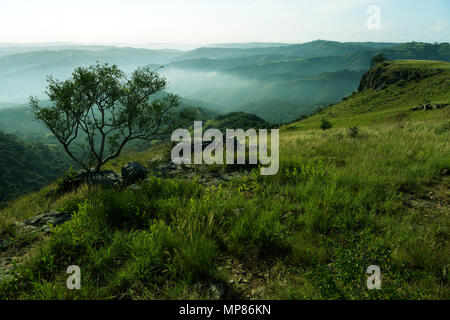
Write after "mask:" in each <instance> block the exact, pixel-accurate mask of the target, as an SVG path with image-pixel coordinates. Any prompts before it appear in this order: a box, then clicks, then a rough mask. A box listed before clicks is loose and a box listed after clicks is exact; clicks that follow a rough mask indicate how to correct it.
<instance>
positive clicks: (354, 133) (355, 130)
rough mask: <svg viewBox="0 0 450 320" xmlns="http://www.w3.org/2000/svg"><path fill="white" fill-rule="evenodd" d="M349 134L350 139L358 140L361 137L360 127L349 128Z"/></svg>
mask: <svg viewBox="0 0 450 320" xmlns="http://www.w3.org/2000/svg"><path fill="white" fill-rule="evenodd" d="M347 134H348V136H349V137H350V138H356V137H358V136H359V128H358V127H351V128H348V131H347Z"/></svg>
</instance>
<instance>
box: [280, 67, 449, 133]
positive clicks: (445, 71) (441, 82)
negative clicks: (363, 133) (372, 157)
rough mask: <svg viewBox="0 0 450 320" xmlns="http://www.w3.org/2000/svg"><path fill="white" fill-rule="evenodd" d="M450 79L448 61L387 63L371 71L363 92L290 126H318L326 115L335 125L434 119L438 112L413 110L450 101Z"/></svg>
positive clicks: (362, 89)
mask: <svg viewBox="0 0 450 320" xmlns="http://www.w3.org/2000/svg"><path fill="white" fill-rule="evenodd" d="M449 79H450V63H448V62H439V61H418V60H400V61H395V62H386V63H384V64H380V65H378V66H376V67H375V68H373V69H372V70H371V71H370V72H369V73H367V75H366V81H364V78H363V82H362V83H361V86H360V92H358V93H357V94H354V95H351V96H350V97H348V98H345V99H344V101H342V102H341V103H338V104H336V105H334V106H332V107H329V108H326V109H325V110H323V111H322V112H320V113H318V114H316V115H314V116H312V117H310V118H308V119H306V120H304V121H301V122H298V123H293V124H290V125H289V126H287V127H286V129H287V130H295V129H313V128H318V127H319V125H320V122H321V120H322V118H326V119H328V120H330V121H331V122H332V124H333V125H334V126H335V127H349V126H355V125H370V124H375V123H380V122H383V123H385V122H391V123H392V122H396V121H398V120H404V121H408V120H414V119H423V118H430V117H431V118H432V117H435V116H436V112H424V113H420V112H412V111H411V110H410V109H411V108H413V107H417V106H419V105H423V104H425V103H430V102H432V103H450V81H449ZM371 81H372V83H371ZM443 112H445V111H443Z"/></svg>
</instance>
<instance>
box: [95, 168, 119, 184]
mask: <svg viewBox="0 0 450 320" xmlns="http://www.w3.org/2000/svg"><path fill="white" fill-rule="evenodd" d="M88 183H89V184H93V185H102V186H104V187H120V186H121V185H122V178H121V177H120V175H119V174H118V173H117V172H115V171H112V170H107V171H100V172H99V173H94V174H92V175H91V176H90V177H89V179H88Z"/></svg>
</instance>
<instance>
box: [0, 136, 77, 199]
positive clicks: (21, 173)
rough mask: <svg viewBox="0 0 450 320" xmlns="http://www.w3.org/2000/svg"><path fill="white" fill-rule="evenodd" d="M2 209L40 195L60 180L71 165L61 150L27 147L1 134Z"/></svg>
mask: <svg viewBox="0 0 450 320" xmlns="http://www.w3.org/2000/svg"><path fill="white" fill-rule="evenodd" d="M0 150H1V152H0V181H1V184H0V206H2V205H4V204H5V203H6V201H8V200H11V199H13V198H14V197H17V196H20V195H22V194H24V193H28V192H31V191H37V190H39V189H40V188H42V187H43V186H45V185H47V184H49V183H50V182H52V181H54V180H55V179H56V178H58V177H59V176H60V175H61V174H62V173H63V172H64V170H66V169H67V167H68V166H69V164H70V160H69V159H68V157H66V156H64V154H63V153H62V152H61V150H60V149H57V148H55V147H49V146H46V145H43V144H40V143H26V142H23V141H21V140H19V139H18V138H17V137H16V136H14V135H11V134H5V133H3V132H1V131H0Z"/></svg>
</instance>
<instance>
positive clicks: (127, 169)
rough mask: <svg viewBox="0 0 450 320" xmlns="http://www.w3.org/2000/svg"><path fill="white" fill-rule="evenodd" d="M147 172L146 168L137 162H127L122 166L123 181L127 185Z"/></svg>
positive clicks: (141, 177)
mask: <svg viewBox="0 0 450 320" xmlns="http://www.w3.org/2000/svg"><path fill="white" fill-rule="evenodd" d="M148 173H149V171H148V169H147V168H145V167H144V166H142V165H141V164H140V163H138V162H130V163H127V164H126V165H124V166H123V167H122V179H123V183H124V185H126V186H128V185H130V184H133V183H135V182H136V181H138V180H141V179H144V178H145V177H146V176H147V174H148Z"/></svg>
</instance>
